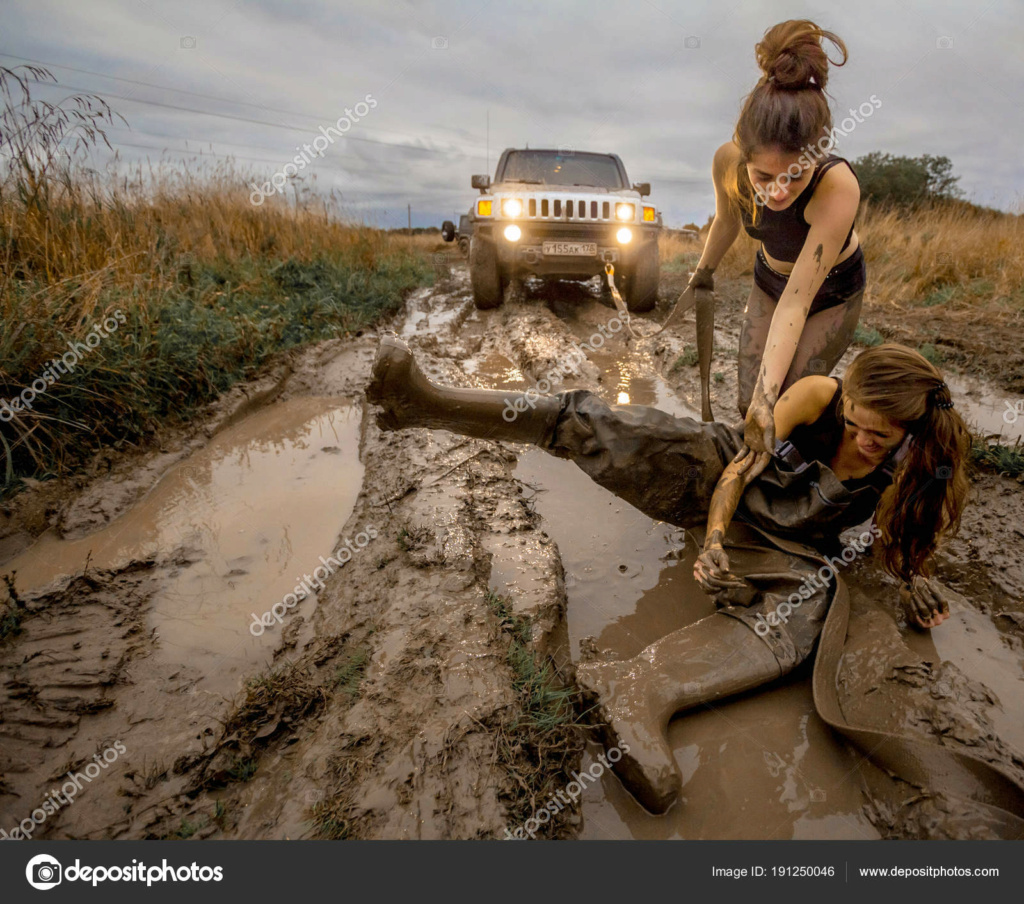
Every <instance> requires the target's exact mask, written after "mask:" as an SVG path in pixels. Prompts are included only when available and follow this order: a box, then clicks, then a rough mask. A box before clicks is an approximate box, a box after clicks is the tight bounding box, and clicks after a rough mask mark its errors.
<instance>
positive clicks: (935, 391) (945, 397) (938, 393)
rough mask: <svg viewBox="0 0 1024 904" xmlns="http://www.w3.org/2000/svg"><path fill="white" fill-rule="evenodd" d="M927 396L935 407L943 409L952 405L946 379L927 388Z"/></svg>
mask: <svg viewBox="0 0 1024 904" xmlns="http://www.w3.org/2000/svg"><path fill="white" fill-rule="evenodd" d="M928 394H929V396H930V397H931V399H932V401H933V402H934V403H935V407H936V408H939V409H942V410H945V409H947V408H952V407H953V397H952V396H951V395H950V392H949V387H948V386H947V385H946V381H945V380H942V381H941V382H939V383H938V384H936V385H935V386H933V387H932V388H931V389H930V390H929V393H928Z"/></svg>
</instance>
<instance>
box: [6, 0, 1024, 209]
mask: <svg viewBox="0 0 1024 904" xmlns="http://www.w3.org/2000/svg"><path fill="white" fill-rule="evenodd" d="M0 15H2V22H3V26H4V27H3V31H2V37H0V52H2V53H3V54H4V56H2V57H0V65H4V66H6V67H8V68H10V67H12V66H14V65H17V64H19V63H21V62H23V61H25V59H31V60H35V61H40V62H42V63H44V64H50V65H49V68H51V71H52V72H53V74H54V75H55V76H56V77H57V78H58V79H59V81H60V82H61V83H62V85H66V86H68V88H64V89H60V90H59V91H58V90H55V89H43V88H38V89H37V90H38V92H39V93H38V96H39V97H45V98H47V99H55V100H56V99H59V98H60V97H63V96H66V95H67V94H68V93H69V91H71V92H73V90H74V89H86V90H88V91H95V92H97V93H105V96H106V97H107V99H108V101H109V102H110V103H111V105H112V106H113V107H114V108H115V109H116V110H117V111H118V112H119V113H121V114H122V115H123V116H124V117H125V118H126V119H127V120H128V122H129V124H130V126H131V131H126V130H121V129H118V130H111V131H110V132H109V137H110V140H111V144H113V145H114V146H115V147H118V148H120V153H121V155H122V157H123V158H125V159H126V160H137V159H139V158H145V157H147V156H149V157H150V158H151V159H154V160H156V159H159V158H160V157H161V154H162V151H163V150H164V149H166V151H167V154H168V155H169V156H170V158H171V159H175V158H177V159H180V158H181V157H182V153H183V152H184V151H185V150H186V148H188V149H199V148H205V149H206V151H207V152H208V153H210V152H212V153H213V154H217V155H225V156H226V155H231V154H233V155H235V156H236V158H237V159H238V162H239V165H240V166H241V167H244V168H246V169H249V168H251V169H253V170H255V171H257V172H259V173H260V174H262V177H263V178H264V179H267V178H269V177H270V176H271V175H272V174H273V173H274V172H276V171H278V170H281V169H282V167H283V166H284V165H285V164H286V163H287V162H288V161H289V160H290V159H291V158H292V157H293V156H294V155H295V154H296V153H297V151H296V146H298V145H301V144H302V143H310V142H312V141H313V140H314V138H315V137H316V136H317V135H320V134H321V133H320V132H319V127H320V126H324V127H325V128H326V127H328V126H332V125H334V124H335V123H336V121H337V119H338V118H339V117H341V116H343V115H344V114H345V108H346V107H347V108H349V109H350V110H353V111H354V105H355V104H356V103H358V102H360V101H364V98H365V97H366V95H368V94H369V95H371V97H372V99H373V100H374V101H376V106H375V107H373V108H371V109H369V111H368V112H367V113H366V115H365V116H362V117H360V118H359V121H358V122H357V123H353V125H352V126H351V128H350V129H349V130H348V131H347V132H346V133H345V137H343V138H335V140H334V141H333V143H332V144H331V145H330V146H329V147H328V148H327V150H326V152H325V155H324V157H323V158H322V159H321V160H316V161H314V162H313V163H312V164H310V165H308V166H304V167H303V169H302V170H301V171H300V174H299V175H300V176H301V177H303V178H305V179H307V182H308V180H309V177H310V175H311V174H315V176H316V181H315V185H316V187H317V188H318V190H320V191H327V190H329V189H330V188H332V187H333V188H334V189H335V190H336V191H337V192H340V193H341V195H342V199H343V205H344V208H345V210H346V211H348V212H349V213H350V214H351V215H352V216H354V217H357V218H360V219H364V220H365V221H366V222H371V223H375V224H376V225H381V226H397V225H404V224H405V221H406V205H407V204H411V205H412V211H413V225H417V226H426V225H439V224H440V221H441V220H442V219H447V218H454V217H455V216H456V215H457V214H458V213H459V212H464V211H465V210H467V209H468V207H469V205H470V204H471V203H472V198H473V196H474V194H475V192H474V191H473V190H472V189H471V188H470V185H469V179H470V176H471V175H472V174H473V173H482V172H490V173H492V174H493V171H494V165H495V163H496V161H497V156H498V154H499V153H500V151H501V150H502V149H503V148H505V147H509V146H518V147H522V146H523V145H524V144H526V143H528V144H529V145H530V146H531V147H558V146H570V147H575V148H576V149H578V150H594V151H613V152H616V153H618V154H619V155H620V156H621V157H622V159H623V162H624V163H625V165H626V169H627V171H628V173H629V175H630V178H631V179H632V180H633V181H650V182H651V183H652V187H653V194H652V198H653V199H654V201H655V202H656V203H657V204H658V206H659V207H660V208H661V209H662V210H663V211H664V214H665V222H666V224H667V225H670V226H681V225H682V224H683V223H685V222H687V221H691V220H692V221H696V222H697V223H703V222H704V221H705V220H706V219H707V217H708V215H709V214H711V213H712V212H713V211H714V194H713V191H712V186H711V177H710V168H711V158H712V155H713V153H714V151H715V149H716V148H717V147H718V146H719V145H720V144H722V143H723V142H725V141H727V140H728V139H729V138H730V137H731V136H732V131H733V128H734V126H735V121H736V117H737V115H738V112H739V108H740V104H741V101H742V99H743V97H744V96H745V95H746V93H747V92H749V91H750V90H751V88H753V86H754V84H755V83H756V81H757V79H758V77H759V72H758V69H757V66H756V63H755V59H754V44H755V43H756V42H757V41H758V40H759V39H760V38H761V36H762V35H763V34H764V31H765V30H766V29H767V28H769V27H770V26H772V25H774V24H775V23H777V22H780V21H783V20H785V19H790V18H809V19H812V20H814V21H816V22H817V23H818V24H820V25H821V26H822V27H824V28H827V29H830V30H832V31H834V32H836V33H837V34H838V35H839V36H840V37H841V38H843V40H844V41H845V42H846V44H847V48H848V50H849V54H850V58H849V62H848V63H847V64H846V65H845V66H843V67H842V68H834V69H832V71H831V76H830V83H829V86H828V90H829V93H830V94H831V96H832V98H833V115H834V117H835V120H836V124H837V125H838V124H839V123H840V122H841V121H842V119H843V118H844V116H848V115H849V108H850V107H858V106H859V105H860V104H862V103H865V102H869V98H871V96H872V95H875V96H876V97H877V99H878V101H880V102H881V106H880V107H878V109H876V110H875V111H874V112H873V114H872V115H871V116H870V117H869V118H866V119H865V120H864V122H862V123H860V124H857V125H856V127H855V128H854V130H853V131H852V132H851V133H850V134H849V136H848V137H847V138H845V139H841V143H840V144H839V145H838V147H837V148H836V152H837V153H840V154H841V155H842V156H844V157H847V158H849V159H855V158H856V157H858V156H860V155H862V154H866V153H868V152H870V151H876V150H877V151H883V152H889V153H892V154H898V155H907V156H912V157H916V156H918V155H921V154H934V155H945V156H947V157H949V158H950V159H951V160H952V162H953V167H954V172H955V173H956V174H957V175H959V176H960V186H961V187H962V188H963V189H964V190H965V192H966V193H967V196H968V198H969V199H971V200H973V201H975V202H976V203H979V204H985V205H989V206H993V207H998V208H1001V209H1004V210H1010V211H1013V212H1021V211H1022V210H1024V168H1022V167H1021V164H1020V161H1021V147H1022V143H1024V116H1022V115H1021V113H1022V110H1021V106H1022V96H1024V92H1022V91H1021V88H1022V74H1024V3H1021V2H1020V0H994V2H987V0H945V2H941V0H940V2H935V0H932V2H923V0H907V2H903V3H893V2H891V0H867V2H858V0H848V2H845V3H842V4H840V3H834V2H833V3H806V2H769V0H761V2H757V0H755V2H738V0H733V2H729V0H686V2H683V0H637V2H610V0H608V2H605V0H565V2H558V0H548V2H515V3H509V2H498V0H482V2H468V0H446V2H434V0H429V2H399V0H375V2H341V0H333V2H331V0H302V2H301V3H299V2H289V0H173V2H162V0H90V2H88V3H81V2H71V0H29V2H12V0H0ZM826 50H827V52H829V54H830V55H831V56H832V57H833V58H835V54H836V51H835V49H834V48H833V47H832V45H831V44H826ZM63 67H73V68H63ZM75 70H86V71H75ZM110 77H113V78H110ZM140 83H145V84H140ZM114 95H122V97H116V96H114ZM197 95H200V96H197ZM125 97H131V98H132V99H131V100H127V99H124V98H125ZM157 104H161V105H164V106H159V105H157ZM174 107H185V108H190V110H195V111H199V110H202V111H208V112H210V113H215V114H220V115H215V116H211V115H204V114H203V113H199V112H190V111H187V110H181V109H173V108H174ZM360 111H362V108H360ZM488 116H489V120H490V129H489V134H488V128H487V122H488ZM231 117H234V118H231ZM248 120H256V121H257V122H253V121H248ZM332 137H333V136H332ZM186 141H187V142H188V144H187V145H186ZM140 145H141V146H144V147H139V146H140ZM488 147H489V151H490V153H489V156H488ZM214 159H218V158H214Z"/></svg>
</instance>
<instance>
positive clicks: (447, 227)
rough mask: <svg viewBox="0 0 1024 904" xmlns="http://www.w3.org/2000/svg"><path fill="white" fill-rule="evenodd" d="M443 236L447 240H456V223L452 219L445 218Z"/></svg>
mask: <svg viewBox="0 0 1024 904" xmlns="http://www.w3.org/2000/svg"><path fill="white" fill-rule="evenodd" d="M441 238H443V239H444V240H445V241H446V242H451V241H454V240H455V224H454V223H453V222H452V221H451V220H445V221H444V222H443V223H442V224H441Z"/></svg>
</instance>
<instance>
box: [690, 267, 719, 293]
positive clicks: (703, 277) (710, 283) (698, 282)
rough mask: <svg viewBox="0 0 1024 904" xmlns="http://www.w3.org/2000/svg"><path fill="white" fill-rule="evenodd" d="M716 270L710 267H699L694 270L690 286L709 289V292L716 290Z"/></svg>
mask: <svg viewBox="0 0 1024 904" xmlns="http://www.w3.org/2000/svg"><path fill="white" fill-rule="evenodd" d="M714 272H715V271H714V270H713V269H711V268H709V267H698V268H697V269H696V270H694V271H693V276H691V277H690V282H689V283H688V285H689V287H690V288H692V289H707V290H708V291H709V292H714V291H715V277H714V275H713V274H714Z"/></svg>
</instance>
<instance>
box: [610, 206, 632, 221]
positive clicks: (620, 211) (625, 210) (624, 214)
mask: <svg viewBox="0 0 1024 904" xmlns="http://www.w3.org/2000/svg"><path fill="white" fill-rule="evenodd" d="M635 216H636V208H635V207H634V206H633V205H632V204H616V205H615V218H616V219H617V220H632V219H633V218H634V217H635Z"/></svg>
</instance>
